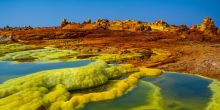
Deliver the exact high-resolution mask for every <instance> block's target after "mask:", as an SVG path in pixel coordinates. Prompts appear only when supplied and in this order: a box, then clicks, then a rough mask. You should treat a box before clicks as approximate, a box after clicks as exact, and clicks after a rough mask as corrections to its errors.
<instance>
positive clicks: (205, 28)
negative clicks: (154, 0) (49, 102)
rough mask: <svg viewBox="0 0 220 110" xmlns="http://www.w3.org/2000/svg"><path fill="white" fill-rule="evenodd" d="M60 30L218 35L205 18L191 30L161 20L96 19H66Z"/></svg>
mask: <svg viewBox="0 0 220 110" xmlns="http://www.w3.org/2000/svg"><path fill="white" fill-rule="evenodd" d="M61 28H62V29H80V30H93V29H104V30H106V29H108V30H125V31H133V32H149V31H162V32H171V33H178V34H189V33H190V32H197V33H201V34H204V35H208V36H213V35H217V34H218V33H220V32H219V30H218V28H217V27H216V26H215V23H214V21H213V20H212V19H211V18H209V17H207V18H205V19H204V20H203V22H202V23H201V25H193V26H192V27H191V28H188V27H187V26H186V25H179V26H175V25H169V24H168V23H167V22H165V21H163V20H157V21H155V22H153V23H147V22H142V21H136V20H124V21H121V20H113V21H109V20H108V19H98V20H96V21H95V22H92V21H91V19H90V18H88V19H87V20H86V21H84V22H83V23H74V22H68V21H67V19H64V20H63V21H62V23H61Z"/></svg>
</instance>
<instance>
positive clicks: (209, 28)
mask: <svg viewBox="0 0 220 110" xmlns="http://www.w3.org/2000/svg"><path fill="white" fill-rule="evenodd" d="M200 31H202V32H203V33H204V34H207V35H217V31H218V28H217V27H216V26H215V23H214V21H213V20H212V19H211V18H209V17H206V18H205V19H204V20H203V21H202V24H201V25H200Z"/></svg>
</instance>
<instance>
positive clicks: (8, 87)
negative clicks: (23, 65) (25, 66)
mask: <svg viewBox="0 0 220 110" xmlns="http://www.w3.org/2000/svg"><path fill="white" fill-rule="evenodd" d="M128 68H130V69H128ZM131 68H133V67H132V66H131V65H121V66H110V65H108V64H107V63H105V62H104V61H101V60H97V61H95V62H92V63H90V64H88V65H86V66H82V67H78V68H65V69H55V70H47V71H42V72H37V73H33V74H30V75H27V76H23V77H19V78H14V79H11V80H8V81H6V82H4V83H3V84H1V85H0V98H1V99H0V110H11V109H13V108H16V109H18V110H35V109H50V110H60V109H63V110H73V109H78V108H80V107H82V106H83V105H84V104H86V103H89V102H96V101H103V100H110V99H115V98H117V97H120V96H122V95H123V94H125V93H126V92H128V91H129V90H131V89H132V88H133V87H134V86H135V85H136V84H137V82H138V80H139V78H141V77H144V76H151V75H156V74H160V73H161V72H162V71H160V70H157V69H146V68H140V69H138V68H133V69H131ZM131 72H133V74H131V75H129V76H128V77H127V78H125V79H123V80H117V81H115V84H114V85H113V86H112V87H111V88H109V89H108V90H106V91H103V92H91V93H87V94H74V93H73V94H72V93H71V92H72V91H74V90H77V89H86V88H91V87H95V86H99V85H102V84H105V83H106V82H107V81H108V80H110V79H114V78H117V77H119V76H122V75H123V74H126V73H131Z"/></svg>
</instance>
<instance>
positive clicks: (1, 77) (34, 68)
mask: <svg viewBox="0 0 220 110" xmlns="http://www.w3.org/2000/svg"><path fill="white" fill-rule="evenodd" d="M90 62H91V60H82V61H74V62H56V63H43V62H42V63H39V62H38V63H36V62H23V63H12V62H8V61H7V62H0V83H2V82H3V81H6V80H8V79H11V78H15V77H19V76H24V75H27V74H30V73H34V72H39V71H43V70H50V69H59V68H70V67H79V66H83V65H87V64H89V63H90Z"/></svg>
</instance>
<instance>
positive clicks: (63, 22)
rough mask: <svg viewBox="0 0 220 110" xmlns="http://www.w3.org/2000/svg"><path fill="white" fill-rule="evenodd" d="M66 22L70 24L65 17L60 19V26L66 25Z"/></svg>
mask: <svg viewBox="0 0 220 110" xmlns="http://www.w3.org/2000/svg"><path fill="white" fill-rule="evenodd" d="M67 24H70V23H69V22H68V21H67V19H63V20H62V21H61V25H60V26H61V27H64V26H66V25H67Z"/></svg>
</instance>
